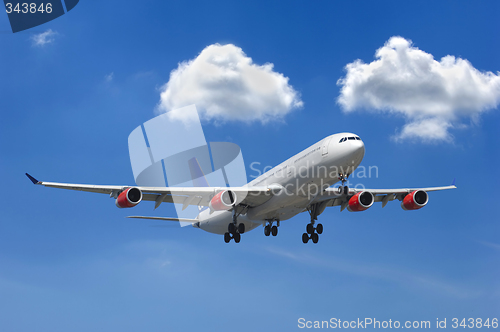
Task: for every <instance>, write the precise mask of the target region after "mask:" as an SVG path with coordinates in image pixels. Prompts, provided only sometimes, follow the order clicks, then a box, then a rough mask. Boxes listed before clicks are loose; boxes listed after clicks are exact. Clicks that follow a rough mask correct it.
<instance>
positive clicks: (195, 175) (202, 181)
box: [188, 157, 209, 187]
mask: <svg viewBox="0 0 500 332" xmlns="http://www.w3.org/2000/svg"><path fill="white" fill-rule="evenodd" d="M188 165H189V171H190V172H191V179H192V180H193V186H195V187H209V185H208V181H207V179H206V178H205V174H203V171H202V170H201V166H200V163H199V162H198V159H196V157H194V158H191V159H189V160H188Z"/></svg>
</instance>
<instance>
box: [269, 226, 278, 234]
mask: <svg viewBox="0 0 500 332" xmlns="http://www.w3.org/2000/svg"><path fill="white" fill-rule="evenodd" d="M271 232H272V233H273V236H276V235H278V226H273V227H272V228H271Z"/></svg>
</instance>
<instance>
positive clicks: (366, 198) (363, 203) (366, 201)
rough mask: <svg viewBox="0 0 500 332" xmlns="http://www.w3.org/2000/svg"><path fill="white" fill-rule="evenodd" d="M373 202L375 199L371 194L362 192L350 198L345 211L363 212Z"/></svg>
mask: <svg viewBox="0 0 500 332" xmlns="http://www.w3.org/2000/svg"><path fill="white" fill-rule="evenodd" d="M374 201H375V199H374V198H373V194H372V193H371V192H369V191H362V192H359V193H357V194H356V195H354V196H352V197H351V199H350V200H349V205H348V206H347V210H349V212H359V211H364V210H366V209H368V208H369V207H370V206H372V205H373V202H374Z"/></svg>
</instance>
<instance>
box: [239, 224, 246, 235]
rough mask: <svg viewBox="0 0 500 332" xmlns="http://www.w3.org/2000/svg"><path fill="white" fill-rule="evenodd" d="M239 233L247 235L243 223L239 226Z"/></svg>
mask: <svg viewBox="0 0 500 332" xmlns="http://www.w3.org/2000/svg"><path fill="white" fill-rule="evenodd" d="M238 233H240V234H243V233H245V224H244V223H241V224H239V225H238Z"/></svg>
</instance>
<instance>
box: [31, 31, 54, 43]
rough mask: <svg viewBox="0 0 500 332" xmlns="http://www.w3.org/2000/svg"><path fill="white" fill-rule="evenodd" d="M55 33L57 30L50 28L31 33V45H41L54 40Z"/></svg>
mask: <svg viewBox="0 0 500 332" xmlns="http://www.w3.org/2000/svg"><path fill="white" fill-rule="evenodd" d="M55 35H57V32H55V31H52V29H49V30H47V31H45V32H42V33H38V34H36V35H33V36H31V41H32V45H33V46H39V47H42V46H45V45H46V44H50V43H52V42H54V37H55Z"/></svg>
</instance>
